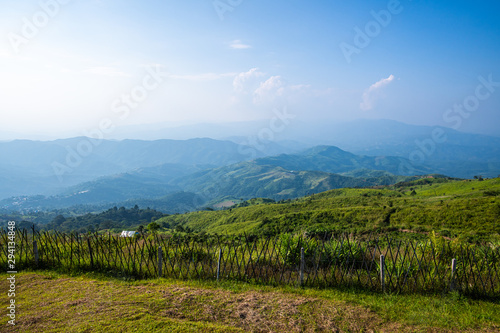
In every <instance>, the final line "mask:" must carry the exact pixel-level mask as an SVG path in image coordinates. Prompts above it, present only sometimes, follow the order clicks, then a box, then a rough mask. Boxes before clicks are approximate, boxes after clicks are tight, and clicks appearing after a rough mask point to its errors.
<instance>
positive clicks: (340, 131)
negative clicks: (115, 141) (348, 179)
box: [121, 119, 500, 178]
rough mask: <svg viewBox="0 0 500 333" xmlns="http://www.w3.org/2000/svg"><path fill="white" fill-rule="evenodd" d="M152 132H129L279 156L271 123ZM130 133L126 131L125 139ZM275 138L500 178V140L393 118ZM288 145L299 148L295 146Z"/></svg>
mask: <svg viewBox="0 0 500 333" xmlns="http://www.w3.org/2000/svg"><path fill="white" fill-rule="evenodd" d="M151 126H153V125H151ZM164 126H167V124H165V125H164ZM169 126H172V125H169ZM148 128H150V126H145V125H142V126H141V127H137V126H135V127H134V126H132V127H130V128H127V130H128V131H130V132H131V133H134V134H133V135H135V136H136V137H141V136H144V137H148V138H149V137H151V136H153V137H154V138H155V139H159V138H171V139H179V138H186V137H192V136H196V135H197V133H202V134H203V136H206V137H211V138H214V139H229V140H231V141H234V142H237V143H242V142H243V143H246V144H247V145H250V146H253V147H254V149H256V150H257V151H259V152H264V153H266V155H276V154H278V153H277V152H276V151H273V150H272V147H271V146H270V144H271V143H269V142H262V140H259V133H260V131H262V130H263V129H266V128H269V120H267V121H266V120H261V121H251V122H235V123H226V124H190V125H183V126H177V127H169V128H165V129H163V130H162V129H161V125H155V127H154V129H153V130H151V131H148ZM126 133H127V132H126V131H123V133H122V134H121V135H125V134H126ZM152 133H154V134H152ZM433 133H438V134H440V135H438V136H436V135H435V134H433ZM499 135H500V133H499ZM274 136H275V142H274V143H273V144H277V145H279V146H282V147H285V148H288V149H291V150H288V151H287V150H283V151H282V153H295V152H298V151H299V150H300V149H305V148H307V147H312V146H317V145H332V146H337V147H339V148H341V149H343V150H346V151H349V152H351V153H355V154H360V155H369V156H398V157H404V158H406V159H410V160H412V161H414V162H415V163H416V164H417V165H424V166H427V167H429V168H432V169H435V170H439V172H440V173H444V174H447V175H450V176H454V177H463V178H472V177H473V176H474V175H479V174H481V175H483V176H487V177H496V176H497V175H498V174H500V137H496V136H488V135H480V134H471V133H464V132H459V131H456V130H453V129H451V128H446V127H436V126H420V125H409V124H404V123H401V122H397V121H393V120H370V119H365V120H355V121H333V120H324V121H307V120H303V119H301V121H290V123H289V124H288V125H287V126H286V127H285V128H284V129H283V130H282V131H280V132H279V133H274ZM436 138H439V139H438V140H436ZM285 142H287V143H290V142H294V143H296V144H292V145H289V144H286V143H285ZM263 143H264V144H263Z"/></svg>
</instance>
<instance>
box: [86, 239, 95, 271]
mask: <svg viewBox="0 0 500 333" xmlns="http://www.w3.org/2000/svg"><path fill="white" fill-rule="evenodd" d="M87 244H88V246H89V254H90V267H91V268H92V269H93V268H94V257H93V256H92V247H91V246H90V238H88V237H87Z"/></svg>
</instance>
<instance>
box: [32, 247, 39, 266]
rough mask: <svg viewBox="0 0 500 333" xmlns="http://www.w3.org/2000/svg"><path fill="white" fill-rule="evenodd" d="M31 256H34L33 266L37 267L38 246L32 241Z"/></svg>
mask: <svg viewBox="0 0 500 333" xmlns="http://www.w3.org/2000/svg"><path fill="white" fill-rule="evenodd" d="M33 254H34V256H35V265H36V266H37V267H38V246H37V244H36V241H33Z"/></svg>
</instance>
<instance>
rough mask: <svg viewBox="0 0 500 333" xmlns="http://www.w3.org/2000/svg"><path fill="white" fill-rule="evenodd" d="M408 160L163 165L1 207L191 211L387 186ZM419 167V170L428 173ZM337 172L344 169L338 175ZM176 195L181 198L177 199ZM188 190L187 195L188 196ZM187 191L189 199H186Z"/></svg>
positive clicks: (306, 158) (333, 151) (333, 153)
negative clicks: (230, 202)
mask: <svg viewBox="0 0 500 333" xmlns="http://www.w3.org/2000/svg"><path fill="white" fill-rule="evenodd" d="M405 161H406V160H405V159H403V158H396V157H370V156H357V155H354V154H351V153H348V152H345V151H343V150H341V149H339V148H337V147H331V146H318V147H314V148H311V149H308V150H306V151H304V152H302V153H299V154H289V155H287V154H281V155H278V156H274V157H264V158H258V159H255V160H253V161H248V162H240V163H235V164H231V165H228V166H223V167H219V168H212V169H209V168H207V166H187V165H181V164H164V165H161V166H156V167H150V168H141V169H137V170H135V171H133V172H128V173H121V174H117V175H113V176H107V177H101V178H99V179H96V180H93V181H90V182H84V183H81V184H79V185H76V186H72V187H69V188H68V189H66V190H65V191H63V192H61V193H60V194H58V195H55V196H49V197H43V196H35V197H20V198H19V197H15V198H11V199H5V200H3V201H0V208H2V207H3V208H4V209H6V208H8V209H17V210H41V209H42V210H43V209H47V208H50V209H62V208H67V207H70V206H77V205H91V206H92V207H93V209H94V210H95V206H98V207H103V206H105V205H106V204H108V205H111V204H113V205H116V204H120V205H126V206H127V207H128V206H133V205H134V204H136V203H138V202H141V203H142V204H143V205H146V206H149V207H151V208H155V209H158V210H161V211H164V212H174V211H175V210H176V209H178V211H179V212H184V211H186V210H193V209H196V208H199V207H201V206H203V205H204V204H205V203H206V202H210V201H214V200H218V199H221V198H227V197H232V198H244V199H249V198H252V197H269V198H273V199H278V200H280V199H288V198H295V197H300V196H303V195H307V194H309V193H318V192H322V191H326V190H330V189H335V188H341V187H367V186H375V185H388V184H393V183H396V182H398V181H405V180H408V179H413V178H411V177H405V176H396V175H394V174H393V173H391V171H392V172H397V171H398V168H399V165H400V164H401V163H403V162H405ZM431 171H432V170H430V169H426V168H422V169H420V173H422V174H424V173H431ZM338 173H345V175H339V174H338ZM178 193H182V195H181V196H180V197H182V198H184V199H181V200H180V201H179V195H177V194H178ZM186 193H187V194H186ZM186 195H188V196H190V197H192V198H190V199H188V200H187V201H186V199H185V198H186Z"/></svg>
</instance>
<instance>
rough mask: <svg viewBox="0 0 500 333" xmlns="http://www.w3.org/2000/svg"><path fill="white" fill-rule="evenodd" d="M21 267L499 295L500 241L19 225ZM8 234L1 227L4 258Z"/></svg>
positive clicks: (2, 261) (0, 258)
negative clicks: (120, 232) (123, 233)
mask: <svg viewBox="0 0 500 333" xmlns="http://www.w3.org/2000/svg"><path fill="white" fill-rule="evenodd" d="M16 234H17V235H16V252H15V253H16V268H17V269H18V270H22V269H35V268H42V269H59V270H62V271H88V270H91V271H99V272H103V273H106V274H112V275H115V276H116V275H119V276H124V277H128V278H136V279H142V278H154V277H158V276H161V277H171V278H177V279H217V280H221V279H231V280H240V281H248V282H254V283H264V284H271V285H302V286H315V287H336V286H355V287H361V288H367V289H370V290H376V291H386V292H401V293H413V292H419V293H421V292H432V293H436V292H446V291H449V290H459V291H460V292H461V293H463V294H468V295H474V296H493V297H497V296H499V295H500V277H499V272H500V253H499V252H500V251H499V248H491V247H488V246H473V245H460V246H459V245H454V244H453V243H450V242H444V241H442V242H440V243H439V244H437V243H436V242H434V243H433V242H431V241H428V242H423V243H422V242H411V241H400V240H391V239H389V238H383V239H373V240H368V241H355V240H352V239H349V238H348V237H346V236H338V237H332V236H327V237H323V238H321V239H310V238H303V237H299V236H292V235H281V236H279V237H267V238H266V237H261V238H258V237H253V236H239V237H227V236H204V237H202V236H189V235H188V236H183V237H162V236H158V235H149V236H145V235H141V236H140V237H134V238H123V237H119V236H113V235H109V234H84V235H82V234H64V233H59V232H41V233H40V232H35V233H32V232H29V231H28V230H17V232H16ZM7 244H8V235H7V232H6V231H4V230H2V231H0V265H1V266H2V267H6V266H7V258H8V250H7Z"/></svg>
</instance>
